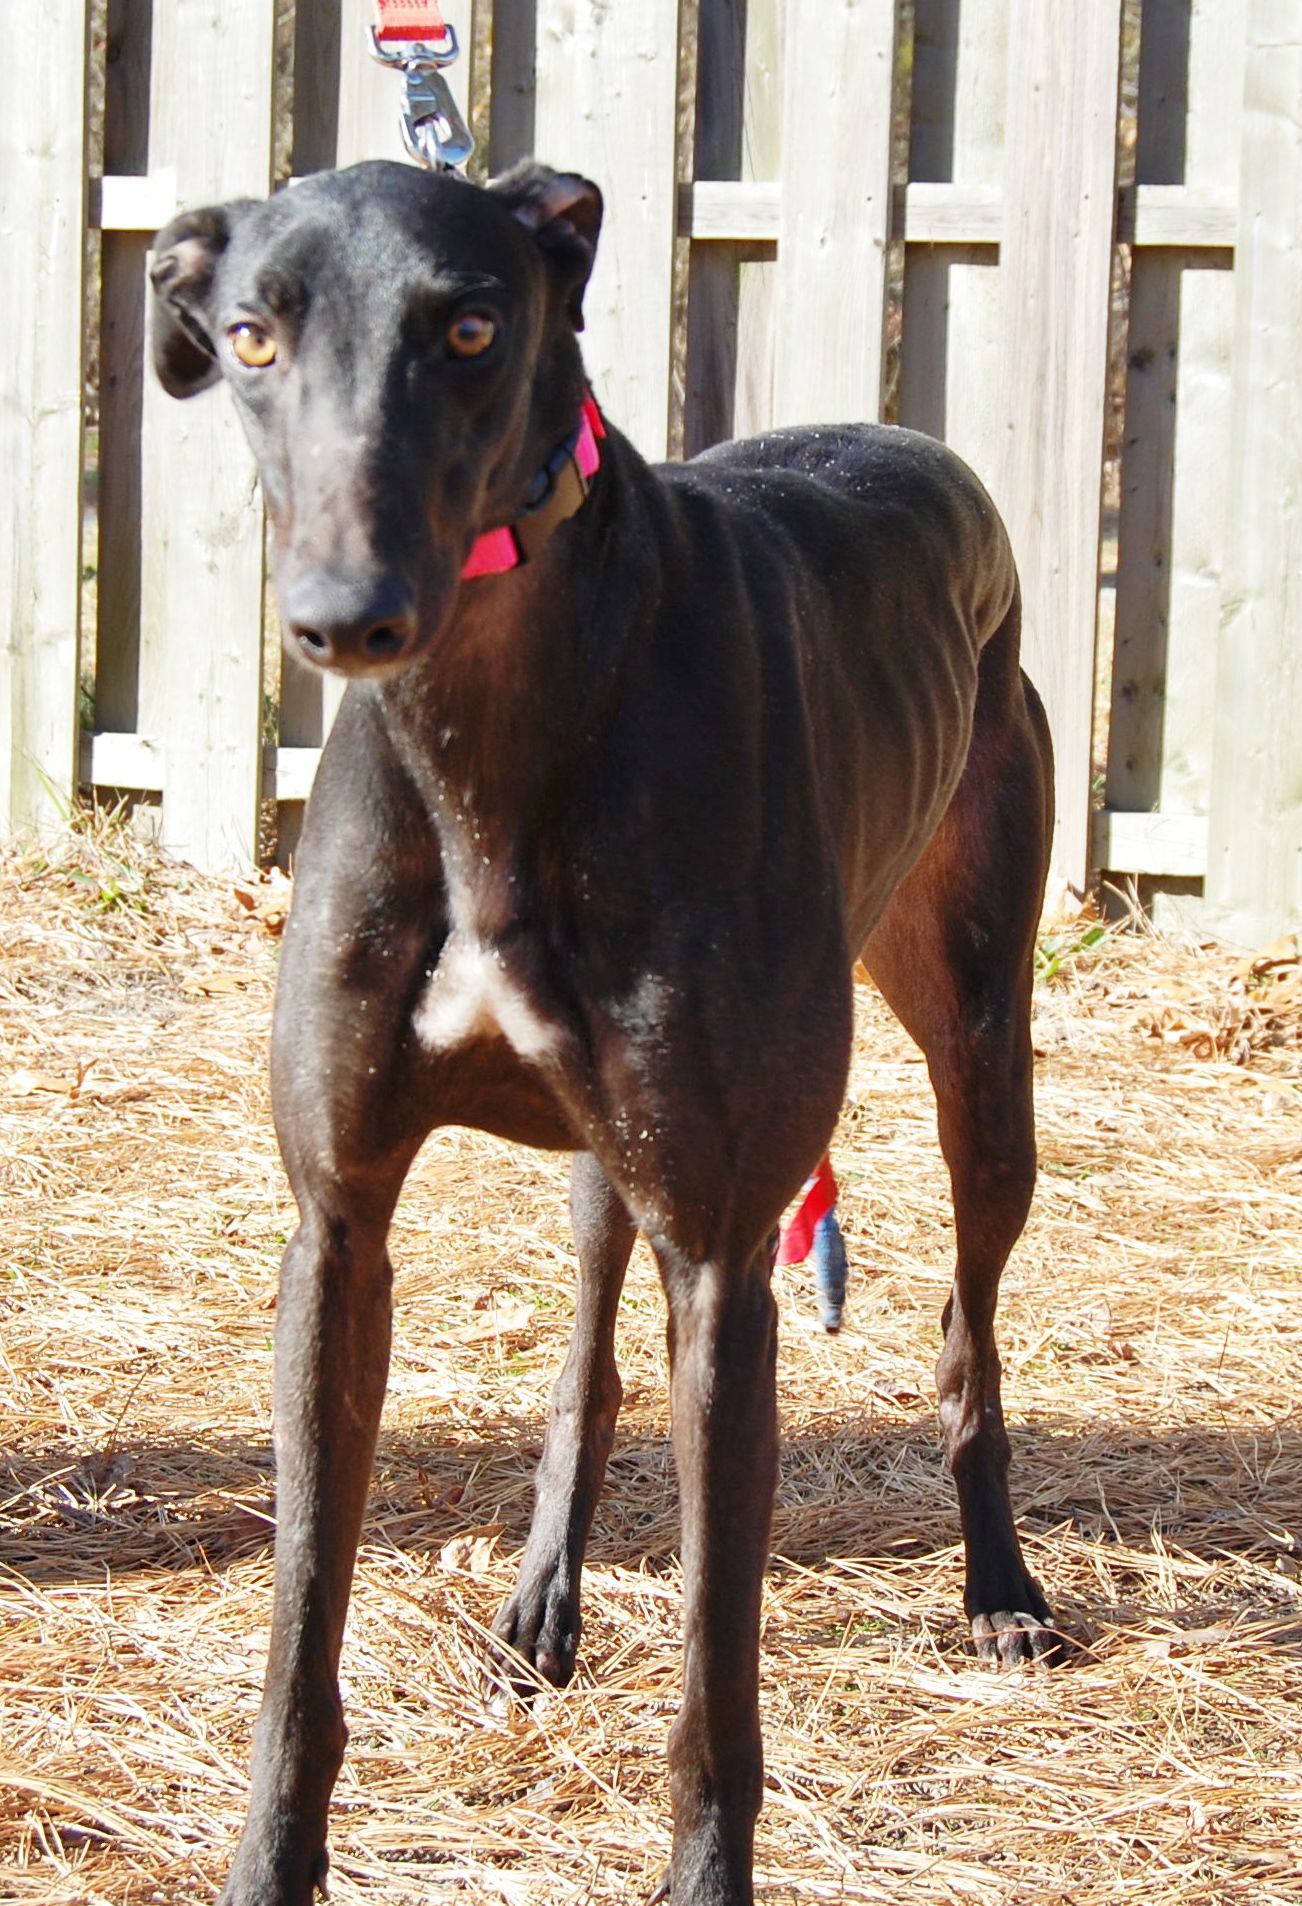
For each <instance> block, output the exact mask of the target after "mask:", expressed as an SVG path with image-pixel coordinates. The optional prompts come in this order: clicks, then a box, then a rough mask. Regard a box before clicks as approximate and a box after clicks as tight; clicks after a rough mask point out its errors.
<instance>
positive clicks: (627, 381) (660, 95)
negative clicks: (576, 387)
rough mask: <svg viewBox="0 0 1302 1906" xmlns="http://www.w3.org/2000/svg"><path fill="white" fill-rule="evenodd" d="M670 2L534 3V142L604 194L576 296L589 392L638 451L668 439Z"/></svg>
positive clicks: (674, 82)
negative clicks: (593, 248)
mask: <svg viewBox="0 0 1302 1906" xmlns="http://www.w3.org/2000/svg"><path fill="white" fill-rule="evenodd" d="M677 108H678V8H677V5H676V4H675V0H645V3H644V4H643V5H641V6H637V7H628V6H624V7H611V6H609V5H608V4H606V0H539V5H538V53H537V93H536V104H535V142H536V146H537V151H538V155H539V157H540V158H543V159H546V160H547V162H548V163H549V164H551V165H555V166H559V167H562V168H563V169H565V170H567V171H573V172H582V173H585V174H586V175H587V176H588V177H589V178H592V179H595V180H596V181H597V183H598V185H600V187H601V190H602V193H603V195H604V197H605V202H606V214H605V223H604V225H603V228H602V236H601V245H600V248H599V250H598V254H597V267H596V270H595V272H594V274H593V278H592V283H591V284H590V285H589V287H588V293H587V297H586V299H585V300H584V314H585V317H586V320H587V328H586V330H585V332H584V335H583V355H584V359H585V362H586V363H587V367H588V372H589V375H590V376H591V378H592V382H593V387H594V389H595V391H596V393H597V396H598V398H599V399H600V401H601V402H602V404H603V405H604V406H605V408H606V409H607V410H608V411H609V413H610V415H611V417H612V419H613V420H614V422H615V423H617V424H618V425H619V427H620V428H621V429H622V430H625V431H627V432H628V434H629V436H630V437H631V438H632V439H633V441H634V443H635V444H636V445H637V447H638V449H639V450H640V451H641V452H642V454H643V455H644V456H648V457H663V456H664V454H665V451H666V448H667V446H668V441H669V401H670V389H669V373H670V331H671V325H672V316H673V263H674V215H675V185H676V178H675V169H676V163H677V160H676V138H677Z"/></svg>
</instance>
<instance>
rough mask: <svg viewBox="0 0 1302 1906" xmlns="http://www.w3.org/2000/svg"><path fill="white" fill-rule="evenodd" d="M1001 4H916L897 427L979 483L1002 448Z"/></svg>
mask: <svg viewBox="0 0 1302 1906" xmlns="http://www.w3.org/2000/svg"><path fill="white" fill-rule="evenodd" d="M1007 64H1008V5H1007V0H986V4H985V5H984V6H983V7H982V8H981V9H980V14H979V17H978V14H977V10H976V9H974V8H972V7H970V6H959V5H958V4H956V0H918V3H917V8H916V12H915V17H914V56H913V113H912V131H911V137H910V141H909V175H910V176H909V184H908V186H907V188H906V190H905V194H904V237H905V241H906V245H905V259H904V326H903V336H902V340H901V353H900V422H901V423H904V424H908V425H910V426H911V427H912V428H913V429H915V430H925V431H926V432H927V433H928V434H929V435H931V436H933V437H940V438H943V439H944V441H945V442H946V443H948V444H950V445H951V446H952V448H954V449H955V450H957V451H958V453H959V455H960V456H961V457H964V458H965V459H966V460H967V462H968V463H970V464H971V465H972V468H973V469H974V470H975V471H976V472H977V474H978V475H979V476H981V477H982V478H983V479H984V480H985V481H986V482H987V483H988V482H989V481H990V479H991V473H992V471H993V469H994V467H995V458H996V453H997V449H998V445H999V429H998V423H997V415H996V411H997V397H998V389H999V370H1000V356H999V350H1000V333H999V253H998V250H997V246H998V242H999V239H1000V237H1001V235H1002V231H1003V211H1002V198H1001V189H1002V184H1003V176H1004V117H1005V101H1006V97H1007V77H1008V76H1007Z"/></svg>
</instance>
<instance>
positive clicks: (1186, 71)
mask: <svg viewBox="0 0 1302 1906" xmlns="http://www.w3.org/2000/svg"><path fill="white" fill-rule="evenodd" d="M1244 27H1245V6H1244V0H1150V4H1149V5H1148V6H1147V7H1146V8H1145V12H1144V20H1143V42H1142V47H1141V61H1140V92H1139V136H1138V144H1137V149H1136V155H1135V159H1136V192H1135V198H1136V201H1137V204H1136V211H1135V219H1134V224H1135V232H1136V237H1138V236H1139V234H1140V233H1141V232H1142V231H1144V229H1145V227H1146V226H1147V228H1148V233H1149V235H1152V234H1153V233H1154V232H1160V231H1161V230H1162V229H1163V224H1164V221H1165V229H1166V230H1167V231H1168V232H1174V231H1176V230H1185V231H1190V230H1196V229H1197V226H1196V224H1195V222H1194V221H1193V220H1192V219H1191V218H1190V216H1189V211H1190V208H1191V207H1193V208H1196V207H1197V206H1198V205H1199V204H1201V205H1202V206H1203V208H1204V210H1205V212H1210V211H1211V210H1213V209H1214V201H1215V200H1217V199H1219V200H1221V201H1228V203H1229V204H1230V205H1231V206H1232V205H1233V201H1234V196H1235V192H1236V189H1237V179H1238V170H1239V145H1240V134H1241V119H1242V111H1241V108H1242V95H1243V46H1244ZM1145 208H1148V209H1147V210H1146V209H1145ZM1234 223H1235V220H1234V215H1233V213H1231V218H1230V225H1231V229H1230V231H1229V233H1228V237H1229V239H1230V243H1231V244H1232V243H1233V239H1234V236H1235V233H1234V229H1233V227H1234ZM1209 228H1210V221H1208V223H1206V224H1205V225H1204V228H1203V229H1204V231H1206V230H1207V229H1209ZM1232 264H1233V252H1232V251H1230V250H1223V251H1220V252H1217V253H1210V252H1208V251H1206V250H1203V249H1198V250H1184V249H1179V248H1175V247H1171V248H1165V249H1145V250H1142V251H1137V252H1136V255H1135V258H1134V263H1133V267H1132V272H1131V286H1130V314H1129V325H1128V333H1127V373H1126V430H1125V442H1124V446H1123V451H1122V462H1121V506H1120V514H1119V522H1118V569H1117V619H1116V631H1115V638H1114V649H1113V675H1112V690H1113V692H1112V714H1111V724H1110V729H1109V744H1108V770H1107V803H1108V806H1109V808H1112V809H1118V810H1135V811H1141V812H1142V811H1145V810H1159V811H1160V813H1161V814H1162V815H1172V816H1176V815H1187V814H1198V815H1204V816H1205V815H1206V813H1207V809H1208V802H1209V800H1210V797H1211V785H1210V783H1211V752H1212V733H1213V727H1214V710H1215V692H1216V691H1215V675H1216V648H1217V632H1218V625H1219V617H1220V585H1221V573H1222V565H1223V559H1224V539H1225V526H1226V517H1227V512H1228V509H1229V505H1230V494H1229V451H1230V430H1231V405H1232V384H1231V354H1232V345H1233V329H1234V281H1233V276H1232V273H1231V266H1232ZM1137 838H1138V837H1137V836H1134V835H1132V834H1115V833H1114V835H1113V836H1112V837H1111V845H1110V851H1112V852H1114V853H1115V852H1117V851H1119V849H1120V844H1121V843H1122V842H1123V841H1124V840H1127V839H1137ZM1104 864H1105V865H1107V866H1109V867H1112V868H1114V869H1117V870H1119V871H1125V872H1149V873H1153V874H1157V875H1160V874H1170V875H1172V876H1174V877H1179V876H1180V875H1182V874H1184V873H1186V872H1187V871H1188V870H1187V869H1186V868H1185V867H1183V866H1181V867H1168V868H1164V867H1155V866H1153V865H1152V864H1151V860H1150V864H1148V865H1146V866H1144V867H1132V866H1131V864H1130V861H1129V860H1110V861H1108V862H1106V863H1104ZM1198 871H1199V872H1201V871H1202V869H1199V870H1198ZM1152 904H1153V906H1154V914H1155V918H1158V919H1159V921H1160V920H1161V918H1162V916H1163V908H1164V902H1163V900H1162V898H1161V896H1160V894H1154V896H1153V900H1152ZM1177 911H1178V914H1179V917H1180V919H1181V920H1182V921H1183V922H1186V923H1187V921H1188V919H1189V917H1190V900H1189V898H1188V896H1187V895H1186V894H1184V893H1181V895H1180V897H1179V901H1178V908H1177Z"/></svg>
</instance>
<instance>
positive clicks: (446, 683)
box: [367, 430, 654, 932]
mask: <svg viewBox="0 0 1302 1906" xmlns="http://www.w3.org/2000/svg"><path fill="white" fill-rule="evenodd" d="M647 481H653V479H651V476H650V472H649V471H648V470H647V468H646V466H645V464H644V463H643V462H642V459H641V458H640V457H639V456H638V454H637V452H636V451H634V450H633V448H632V446H631V445H630V444H628V443H627V441H626V440H625V439H623V438H622V437H620V436H619V434H618V432H615V431H613V430H612V431H611V432H610V434H609V435H608V436H607V437H606V439H605V440H604V441H603V443H602V445H601V467H600V469H599V470H598V471H597V472H596V473H595V475H594V477H593V480H592V484H591V491H590V494H589V495H588V497H587V498H586V500H585V502H584V504H583V507H582V508H581V509H579V510H578V511H577V512H575V514H574V515H573V517H572V518H571V519H570V520H569V521H566V522H564V523H562V524H560V525H559V527H558V528H557V530H556V532H555V533H554V534H553V535H552V536H551V537H549V538H548V540H547V542H546V545H545V546H544V547H543V548H541V549H539V550H538V552H537V553H536V555H535V556H534V557H533V558H532V559H531V560H530V561H529V562H527V563H525V564H523V565H521V566H519V567H517V568H513V569H511V570H510V571H508V572H506V573H503V574H489V575H483V576H478V577H476V578H474V579H473V580H468V581H463V583H462V585H461V588H460V590H459V592H458V596H457V601H456V605H455V607H454V610H453V613H452V616H451V618H450V619H449V622H448V624H447V626H446V627H445V628H444V630H443V631H442V632H441V633H440V635H439V637H438V640H437V641H436V643H435V644H434V646H433V648H432V649H431V651H430V653H429V655H428V656H427V657H426V658H425V659H423V660H422V661H420V662H418V663H416V664H415V665H414V666H413V667H411V668H410V669H408V670H406V671H404V672H403V673H401V674H399V675H397V676H395V677H393V678H391V679H389V680H387V681H384V682H381V683H379V684H376V685H375V686H374V687H373V688H371V689H370V690H368V691H367V692H369V693H374V694H376V695H377V697H378V698H379V700H380V703H381V706H382V708H383V710H384V715H385V720H386V725H387V726H388V728H389V732H390V734H391V736H392V738H393V740H394V743H395V746H396V747H397V749H398V751H399V753H400V755H401V757H402V759H403V762H404V765H405V767H406V769H407V771H408V773H409V774H410V775H411V777H412V779H413V781H414V782H415V784H416V786H417V788H418V790H419V792H420V795H421V798H422V801H423V803H424V805H425V807H426V809H427V811H428V813H429V815H430V818H431V821H432V822H433V824H434V826H435V827H436V829H437V831H438V834H439V839H440V844H441V846H442V850H443V856H444V864H445V870H446V874H447V879H448V884H449V889H450V892H451V893H452V895H453V896H454V897H455V895H456V894H457V893H458V892H459V893H461V894H462V895H463V896H464V897H465V900H466V902H467V904H468V905H470V906H471V908H472V910H473V912H474V914H475V916H476V918H477V919H478V920H479V921H480V922H481V925H482V927H483V930H485V931H487V932H496V931H502V930H505V929H506V928H507V927H508V926H509V925H510V924H511V923H512V922H513V921H514V920H515V919H517V918H518V915H519V910H520V907H521V904H522V896H523V895H524V894H526V893H527V892H530V891H532V890H533V888H534V887H535V886H536V877H537V862H538V858H539V855H540V854H541V853H543V852H555V851H558V850H559V851H562V852H565V851H569V850H568V848H567V847H566V845H565V834H566V829H565V822H564V816H565V814H566V813H567V812H568V811H569V810H570V808H571V805H572V802H573V800H574V799H575V798H576V796H578V797H579V798H581V790H582V789H583V788H584V786H585V785H587V783H588V781H589V778H590V774H591V762H592V760H593V757H594V753H595V751H597V750H598V749H599V748H600V746H601V743H602V737H603V733H604V731H605V729H606V727H607V723H608V715H609V710H610V707H611V705H612V701H613V698H614V697H615V696H616V695H617V693H618V685H619V683H620V680H621V679H622V676H623V674H624V670H625V667H626V663H627V653H626V651H627V649H628V647H629V645H630V643H631V642H632V641H633V640H635V636H634V634H633V632H634V631H635V630H636V628H637V626H638V618H636V617H630V616H629V614H628V604H629V597H630V593H633V594H636V593H638V590H639V580H638V579H639V577H642V578H643V585H642V586H644V587H647V591H648V593H649V594H651V593H653V591H654V581H653V577H654V571H653V569H652V568H651V567H650V565H649V552H648V547H647V541H646V539H645V538H644V537H635V538H633V539H632V541H633V546H634V548H635V549H636V551H637V554H636V556H635V558H634V559H633V560H632V561H629V560H628V558H627V550H626V545H627V544H628V543H629V541H630V538H629V528H630V519H631V518H635V516H636V513H637V509H638V500H639V496H640V494H641V493H642V491H643V486H644V483H645V482H647ZM612 539H617V540H618V542H619V545H620V550H621V557H620V559H618V560H612V557H613V549H612ZM616 577H618V578H619V582H618V594H619V602H620V605H621V609H622V613H621V614H620V615H619V616H615V615H614V614H612V613H610V612H609V611H606V612H604V613H603V601H604V598H605V596H606V594H607V592H608V591H609V590H610V589H612V588H614V587H615V586H616V585H615V581H614V578H616ZM522 736H527V737H528V746H527V747H525V746H522V745H521V737H522ZM571 845H572V842H571Z"/></svg>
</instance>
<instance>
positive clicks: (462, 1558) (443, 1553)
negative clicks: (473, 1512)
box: [439, 1522, 506, 1575]
mask: <svg viewBox="0 0 1302 1906" xmlns="http://www.w3.org/2000/svg"><path fill="white" fill-rule="evenodd" d="M505 1527H506V1524H505V1523H503V1522H486V1523H485V1524H484V1525H483V1527H482V1528H479V1529H467V1530H466V1531H465V1533H464V1534H463V1535H454V1536H453V1538H452V1540H451V1541H450V1542H445V1543H444V1544H443V1547H442V1548H441V1549H440V1550H439V1566H440V1567H441V1568H443V1569H445V1570H446V1572H447V1573H448V1574H449V1575H487V1573H488V1571H489V1569H490V1568H491V1567H492V1565H493V1551H494V1550H495V1549H496V1547H497V1539H498V1537H499V1536H500V1535H501V1533H502V1530H503V1529H504V1528H505Z"/></svg>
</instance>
